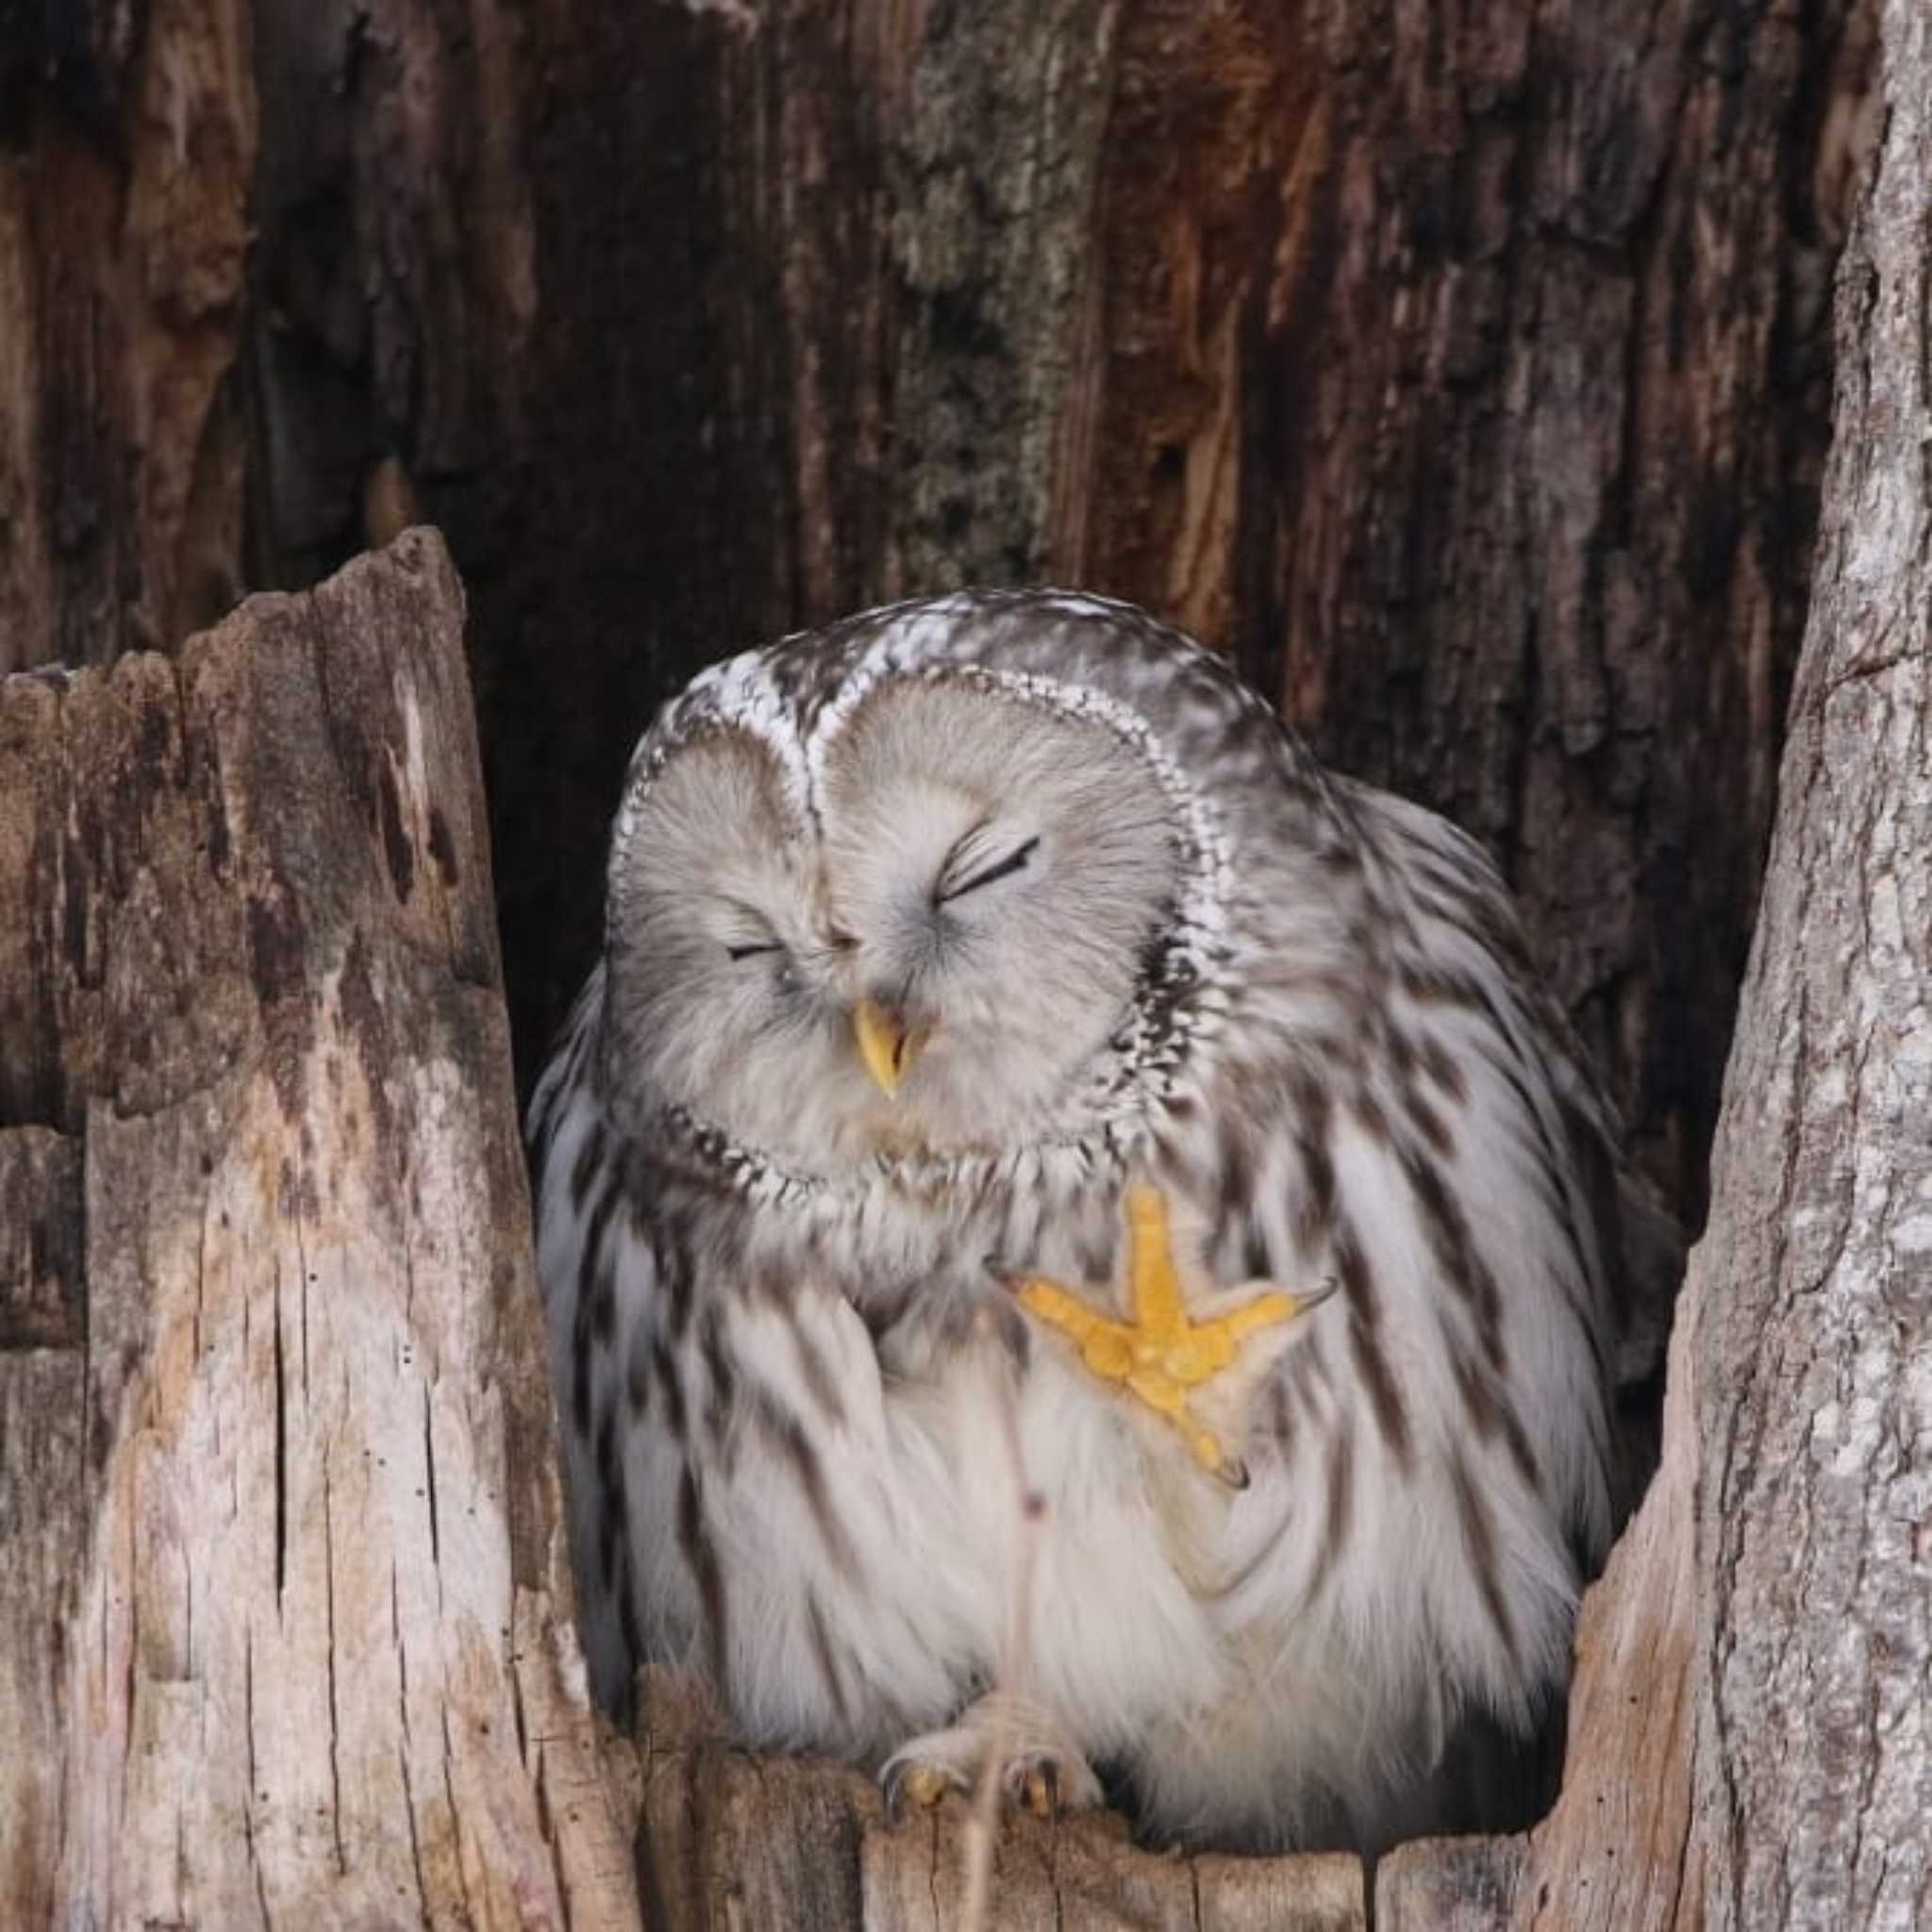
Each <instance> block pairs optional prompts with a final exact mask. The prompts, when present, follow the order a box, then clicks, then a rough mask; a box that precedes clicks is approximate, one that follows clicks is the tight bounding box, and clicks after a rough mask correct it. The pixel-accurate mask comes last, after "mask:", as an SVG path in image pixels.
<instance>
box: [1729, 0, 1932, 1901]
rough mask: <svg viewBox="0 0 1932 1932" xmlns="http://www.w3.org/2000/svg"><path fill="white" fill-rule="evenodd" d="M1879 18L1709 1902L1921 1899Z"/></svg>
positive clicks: (1899, 620)
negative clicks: (1876, 99)
mask: <svg viewBox="0 0 1932 1932" xmlns="http://www.w3.org/2000/svg"><path fill="white" fill-rule="evenodd" d="M1880 26H1881V32H1882V36H1883V50H1884V54H1883V65H1884V100H1885V119H1884V124H1883V125H1884V131H1883V134H1882V137H1881V140H1880V142H1879V146H1878V150H1877V160H1876V172H1875V175H1874V181H1873V186H1872V189H1871V193H1870V197H1869V199H1868V200H1867V202H1866V204H1865V206H1864V208H1863V210H1862V212H1861V216H1860V220H1859V224H1858V226H1857V231H1856V233H1855V235H1854V238H1853V241H1852V243H1851V245H1850V247H1849V248H1848V250H1847V254H1846V260H1845V264H1844V269H1843V272H1842V274H1841V275H1840V285H1839V294H1838V316H1837V323H1838V330H1839V342H1840V357H1839V381H1838V399H1837V428H1836V440H1835V441H1834V445H1833V452H1832V461H1831V467H1830V470H1829V473H1828V475H1827V476H1826V481H1825V505H1824V535H1823V540H1822V542H1821V545H1820V550H1819V557H1818V569H1817V577H1816V587H1815V591H1814V602H1813V606H1812V620H1811V627H1810V632H1809V635H1808V638H1807V647H1806V655H1805V660H1804V663H1803V666H1802V667H1801V670H1800V673H1799V676H1798V683H1797V688H1796V691H1795V693H1794V696H1793V701H1792V707H1791V718H1790V742H1789V744H1788V747H1787V750H1786V754H1785V761H1784V771H1783V781H1782V788H1781V798H1780V804H1779V814H1778V828H1777V838H1776V841H1775V844H1774V852H1773V857H1772V862H1771V871H1770V874H1769V877H1768V881H1767V886H1766V891H1765V898H1764V906H1763V910H1762V913H1761V915H1760V918H1759V923H1758V928H1757V940H1756V943H1755V945H1754V948H1753V953H1752V963H1751V970H1750V974H1749V975H1748V977H1747V979H1746V982H1745V989H1744V1003H1743V1008H1742V1017H1741V1019H1740V1026H1739V1036H1738V1048H1737V1052H1736V1053H1735V1055H1734V1056H1733V1058H1732V1062H1731V1068H1730V1074H1729V1077H1728V1083H1727V1087H1726V1092H1725V1110H1724V1123H1723V1126H1722V1128H1721V1131H1720V1139H1719V1162H1720V1167H1719V1186H1720V1189H1721V1190H1723V1191H1726V1192H1727V1194H1728V1200H1729V1209H1730V1211H1729V1214H1728V1217H1727V1218H1728V1226H1729V1230H1730V1233H1729V1241H1728V1244H1727V1247H1726V1249H1725V1251H1724V1254H1723V1256H1722V1262H1721V1265H1722V1276H1721V1279H1722V1289H1721V1291H1717V1292H1713V1293H1712V1294H1711V1295H1710V1296H1709V1297H1708V1298H1707V1301H1706V1302H1705V1304H1704V1308H1703V1319H1702V1322H1701V1324H1700V1328H1699V1333H1698V1339H1697V1348H1698V1355H1699V1374H1698V1397H1699V1405H1700V1417H1699V1430H1698V1440H1699V1447H1700V1451H1701V1455H1700V1460H1699V1466H1698V1472H1697V1477H1698V1502H1699V1510H1698V1557H1699V1567H1700V1572H1701V1574H1702V1578H1703V1580H1704V1582H1705V1586H1706V1589H1707V1592H1708V1594H1707V1597H1706V1598H1705V1600H1704V1604H1703V1608H1704V1613H1705V1622H1704V1623H1703V1624H1702V1627H1701V1629H1700V1638H1701V1643H1702V1652H1703V1661H1704V1666H1705V1672H1704V1676H1703V1680H1702V1683H1701V1686H1700V1689H1701V1693H1702V1694H1701V1699H1700V1705H1699V1712H1698V1732H1697V1782H1696V1796H1695V1822H1696V1828H1697V1832H1698V1835H1699V1837H1700V1839H1701V1840H1702V1842H1703V1845H1704V1851H1705V1869H1706V1884H1705V1889H1704V1908H1705V1917H1706V1922H1707V1924H1710V1925H1712V1926H1740V1927H1755V1926H1760V1925H1771V1924H1790V1925H1821V1926H1822V1925H1829V1926H1853V1925H1857V1926H1868V1925H1869V1926H1885V1927H1897V1928H1900V1932H1904V1928H1907V1927H1911V1926H1915V1925H1920V1924H1924V1923H1925V1920H1926V1917H1927V1915H1928V1913H1932V1833H1928V1831H1927V1828H1926V1821H1927V1820H1928V1819H1932V1700H1928V1697H1927V1687H1928V1685H1932V1531H1928V1528H1927V1524H1928V1522H1932V470H1928V467H1927V460H1926V458H1927V450H1928V447H1932V11H1928V10H1927V8H1925V7H1924V5H1923V4H1921V0H1884V5H1883V6H1882V8H1881V9H1880Z"/></svg>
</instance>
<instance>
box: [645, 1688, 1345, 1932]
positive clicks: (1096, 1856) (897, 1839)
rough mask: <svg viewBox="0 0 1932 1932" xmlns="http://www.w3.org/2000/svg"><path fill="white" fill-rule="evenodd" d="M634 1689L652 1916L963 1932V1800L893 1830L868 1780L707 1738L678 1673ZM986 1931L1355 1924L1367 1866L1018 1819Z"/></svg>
mask: <svg viewBox="0 0 1932 1932" xmlns="http://www.w3.org/2000/svg"><path fill="white" fill-rule="evenodd" d="M641 1691H642V1694H641V1700H640V1701H641V1710H642V1719H641V1727H640V1743H641V1751H642V1754H643V1760H644V1774H643V1775H644V1807H643V1829H642V1835H641V1841H640V1850H639V1859H638V1864H639V1870H640V1872H641V1876H642V1887H643V1897H644V1916H645V1921H646V1923H647V1924H653V1925H658V1926H661V1927H664V1928H667V1932H686V1928H691V1932H695V1928H700V1927H722V1926H727V1925H735V1924H744V1925H758V1926H763V1925H791V1926H797V1927H799V1928H800V1932H845V1928H849V1927H859V1926H862V1927H863V1928H864V1932H930V1928H931V1927H933V1926H934V1925H944V1926H950V1925H960V1924H964V1923H965V1921H964V1916H963V1914H964V1910H965V1905H966V1877H965V1873H966V1841H967V1834H968V1821H969V1809H968V1807H967V1805H966V1802H965V1801H964V1800H963V1799H960V1798H954V1797H949V1798H948V1799H946V1801H945V1802H944V1803H943V1804H942V1805H941V1807H939V1808H938V1809H937V1810H936V1811H932V1812H915V1813H914V1814H912V1815H911V1816H909V1817H908V1818H907V1819H905V1820H904V1821H903V1822H901V1823H898V1824H892V1823H889V1822H888V1821H887V1819H886V1816H885V1812H884V1807H883V1805H882V1803H881V1800H880V1796H879V1790H878V1786H877V1785H876V1783H875V1782H874V1780H873V1779H871V1778H869V1777H864V1776H862V1775H860V1774H858V1772H855V1771H849V1770H846V1769H845V1768H843V1767H842V1766H838V1765H828V1764H820V1763H814V1762H811V1761H810V1760H806V1759H796V1758H776V1757H768V1758H754V1757H747V1756H746V1755H745V1754H744V1753H743V1752H741V1751H736V1750H733V1749H732V1748H731V1747H730V1746H728V1745H725V1744H723V1743H720V1742H718V1741H716V1740H715V1739H714V1738H713V1736H712V1734H711V1729H710V1725H709V1723H708V1714H707V1712H706V1711H705V1709H704V1707H703V1706H702V1705H701V1704H700V1703H699V1702H698V1701H697V1700H696V1699H695V1698H694V1697H693V1695H692V1693H691V1690H690V1688H689V1686H688V1685H687V1684H686V1682H685V1681H684V1680H682V1679H681V1678H679V1677H678V1676H677V1675H676V1674H674V1673H671V1672H668V1671H662V1670H655V1669H654V1670H650V1671H648V1672H646V1674H645V1675H644V1677H643V1679H642V1680H641ZM986 1923H987V1924H988V1925H991V1926H998V1927H1000V1928H1002V1932H1004V1928H1006V1927H1008V1926H1011V1927H1014V1928H1038V1932H1099V1928H1102V1927H1126V1926H1136V1927H1146V1928H1149V1932H1154V1928H1172V1932H1263V1928H1278V1932H1360V1928H1361V1927H1362V1926H1363V1925H1364V1924H1366V1920H1365V1918H1364V1916H1363V1890H1362V1868H1361V1863H1360V1861H1359V1860H1358V1859H1356V1858H1353V1857H1336V1856H1328V1857H1296V1858H1234V1857H1215V1856H1203V1857H1178V1856H1173V1855H1167V1854H1161V1853H1156V1852H1149V1851H1144V1850H1141V1848H1139V1847H1138V1846H1136V1845H1134V1844H1133V1843H1131V1842H1130V1840H1129V1839H1128V1837H1127V1829H1126V1825H1125V1823H1124V1820H1122V1819H1120V1818H1118V1817H1115V1816H1113V1815H1111V1814H1089V1815H1087V1816H1083V1817H1067V1818H1062V1819H1059V1820H1058V1821H1057V1822H1054V1823H1051V1824H1048V1823H1044V1822H1042V1821H1041V1820H1039V1819H1036V1818H1032V1817H1030V1816H1027V1815H1024V1814H1020V1813H1015V1814H1011V1815H1008V1817H1007V1818H1005V1819H1004V1820H1003V1821H1002V1824H1001V1825H1000V1830H999V1835H998V1837H997V1839H996V1840H995V1841H994V1847H993V1867H992V1882H991V1893H990V1896H989V1900H988V1914H987V1921H986Z"/></svg>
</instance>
